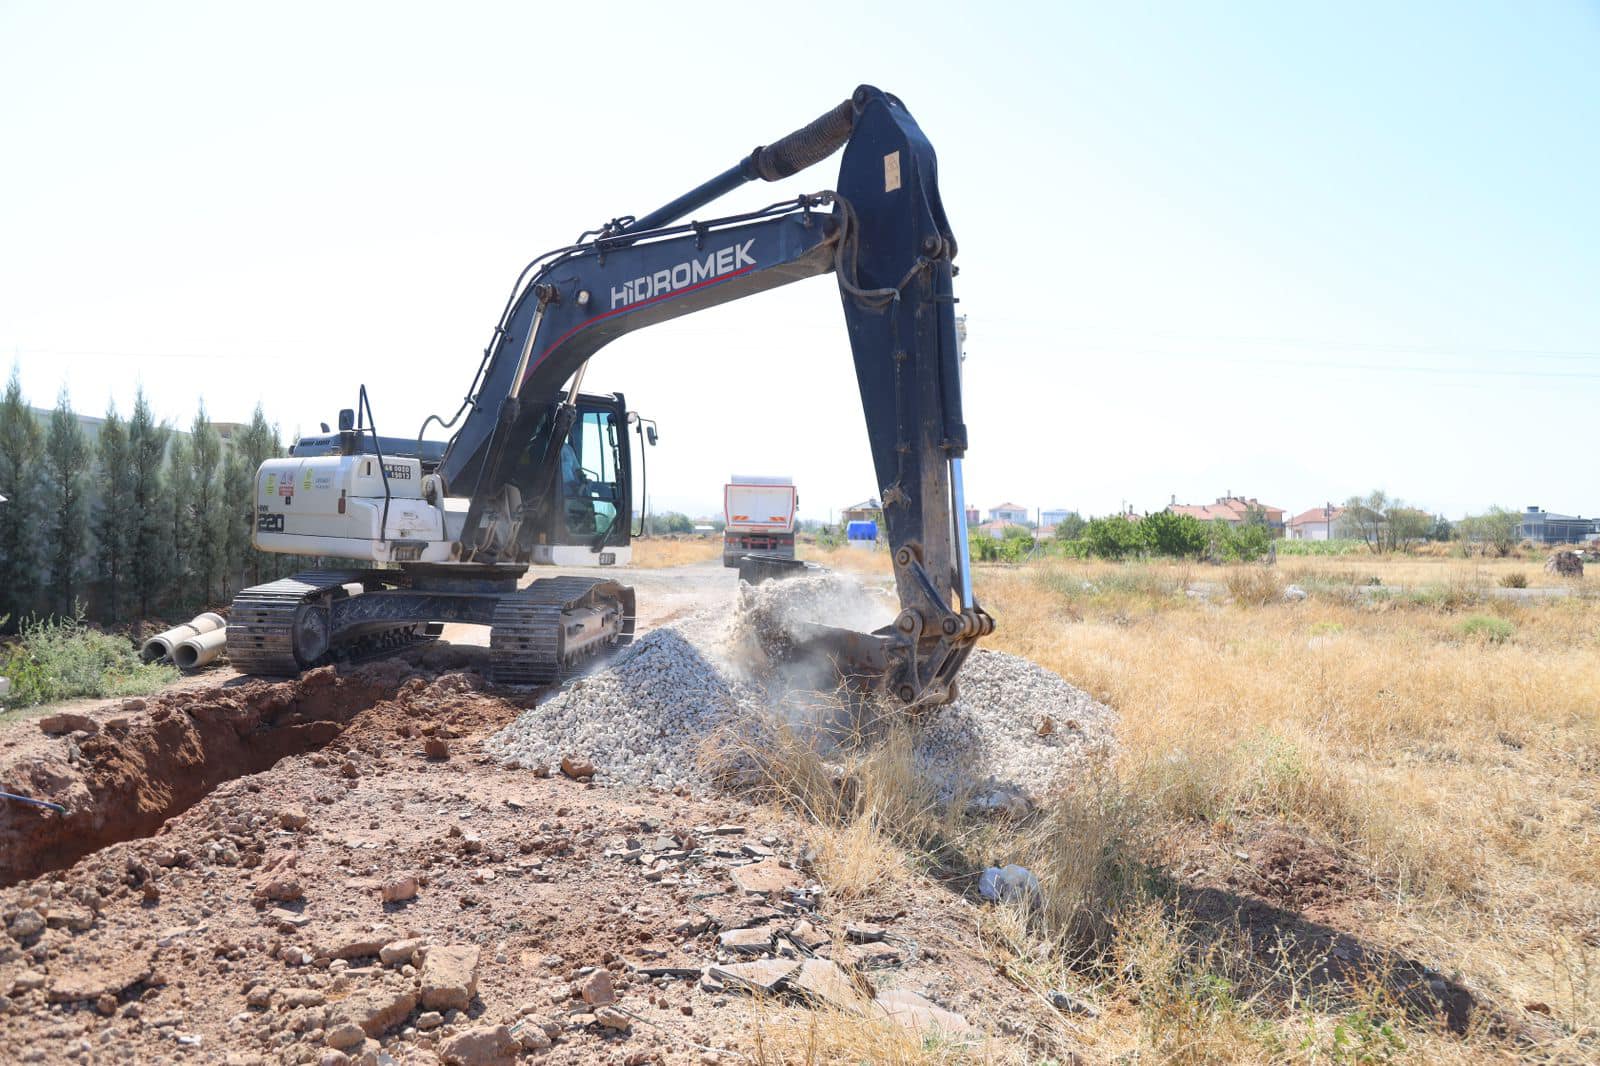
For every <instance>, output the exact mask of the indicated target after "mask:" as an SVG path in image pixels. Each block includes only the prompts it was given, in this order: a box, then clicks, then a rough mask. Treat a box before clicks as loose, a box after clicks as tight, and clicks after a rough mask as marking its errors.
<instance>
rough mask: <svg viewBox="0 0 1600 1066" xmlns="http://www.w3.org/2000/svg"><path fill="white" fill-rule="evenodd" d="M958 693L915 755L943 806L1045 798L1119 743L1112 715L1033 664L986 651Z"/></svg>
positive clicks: (960, 681)
mask: <svg viewBox="0 0 1600 1066" xmlns="http://www.w3.org/2000/svg"><path fill="white" fill-rule="evenodd" d="M956 688H957V690H958V693H957V698H956V700H955V701H954V702H952V703H950V704H947V705H946V706H944V707H939V708H936V709H934V710H932V711H930V712H928V713H927V714H926V715H925V716H924V717H923V719H922V728H921V730H920V731H919V736H918V737H917V741H916V745H915V749H914V751H915V756H916V760H917V767H918V769H919V770H921V771H922V773H923V774H924V775H925V776H926V777H927V778H928V779H929V780H930V782H931V783H933V784H934V785H935V786H936V787H937V789H938V794H939V798H940V799H941V800H949V799H951V798H952V797H954V796H956V795H958V794H960V793H963V792H968V793H970V794H971V795H973V796H974V798H975V799H977V801H978V802H979V803H980V804H982V805H985V806H997V807H998V806H1004V805H1005V801H1006V794H1007V793H1016V794H1020V795H1023V796H1027V797H1030V798H1033V799H1037V798H1039V797H1042V796H1044V795H1046V794H1047V793H1048V792H1050V790H1051V789H1052V788H1053V787H1054V786H1056V785H1058V784H1061V783H1062V782H1063V779H1064V778H1066V777H1070V776H1071V775H1073V774H1074V773H1077V772H1079V771H1081V770H1082V769H1083V767H1084V766H1085V765H1086V764H1087V762H1088V761H1089V760H1091V759H1093V758H1096V757H1098V756H1099V754H1100V753H1101V752H1103V751H1109V750H1110V748H1111V747H1112V745H1113V744H1114V743H1115V738H1114V736H1113V732H1112V730H1113V728H1114V726H1115V723H1116V713H1115V712H1114V711H1112V710H1111V708H1109V707H1107V706H1106V705H1105V704H1103V703H1100V702H1098V701H1096V700H1094V699H1093V698H1091V697H1090V696H1089V694H1088V693H1086V692H1084V691H1082V690H1081V689H1077V688H1074V687H1073V686H1072V685H1069V684H1067V682H1065V681H1063V680H1062V679H1061V678H1060V677H1059V676H1058V675H1056V674H1053V673H1051V672H1050V671H1049V670H1046V669H1045V668H1044V667H1042V666H1039V665H1037V664H1036V663H1032V662H1029V661H1028V660H1027V659H1023V658H1020V657H1018V656H1015V655H1007V654H1006V653H1005V652H998V651H984V650H983V649H982V648H979V649H978V650H977V651H975V652H973V653H972V655H971V657H970V658H968V659H967V662H966V665H965V666H963V667H962V669H961V673H960V674H959V675H957V678H956Z"/></svg>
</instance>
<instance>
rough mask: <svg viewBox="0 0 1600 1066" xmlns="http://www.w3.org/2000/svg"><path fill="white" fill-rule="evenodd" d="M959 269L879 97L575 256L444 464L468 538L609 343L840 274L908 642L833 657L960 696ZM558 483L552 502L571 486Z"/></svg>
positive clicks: (897, 630) (966, 580) (541, 282)
mask: <svg viewBox="0 0 1600 1066" xmlns="http://www.w3.org/2000/svg"><path fill="white" fill-rule="evenodd" d="M840 147H843V148H844V149H845V151H844V156H843V159H842V161H841V164H840V171H839V180H838V187H837V189H835V190H831V191H827V192H821V193H815V194H811V195H807V196H801V197H799V198H798V199H796V200H793V201H789V202H786V203H781V204H775V205H773V206H772V207H769V208H766V209H764V210H762V211H758V212H754V213H752V214H747V215H739V216H733V217H729V218H722V219H716V220H714V221H710V222H690V223H687V224H678V220H679V219H681V218H682V217H683V216H684V215H686V214H688V213H689V212H691V211H694V210H696V209H698V208H700V207H703V206H705V205H706V204H707V203H709V202H710V201H711V200H713V199H715V198H717V197H719V196H721V195H723V194H725V193H726V192H728V191H730V190H731V189H733V188H736V187H738V186H739V185H742V184H743V183H745V182H747V181H751V180H758V179H759V180H767V181H776V180H779V179H781V178H784V177H787V176H789V175H791V174H794V173H797V172H799V171H800V170H802V169H804V168H805V167H807V166H810V165H812V164H814V163H817V162H819V161H821V160H822V159H825V158H826V157H827V156H829V155H831V154H832V153H834V152H835V151H837V150H838V149H839V148H840ZM955 254H956V241H955V237H954V235H953V234H952V232H951V230H950V226H949V223H948V221H947V219H946V217H945V212H944V205H943V203H942V201H941V199H940V196H939V187H938V163H937V160H936V159H935V156H934V151H933V147H932V146H931V145H930V144H929V143H928V140H927V138H926V137H925V136H924V135H923V133H922V130H921V129H920V127H918V125H917V123H916V120H915V119H913V118H912V116H911V113H910V112H909V111H908V110H907V109H906V108H905V105H904V104H902V103H901V102H900V101H899V100H898V99H897V98H895V97H894V96H891V95H890V94H888V93H885V92H882V91H880V90H878V89H875V88H872V87H871V86H862V87H860V88H859V89H857V90H856V92H855V93H854V94H852V96H851V98H850V99H849V100H846V101H845V102H844V103H842V104H840V105H839V106H838V107H835V108H833V109H832V110H830V111H829V112H827V113H826V114H824V115H823V116H821V117H820V118H818V119H817V120H816V121H815V122H813V123H811V124H810V125H808V126H806V127H804V128H802V129H800V130H797V131H795V132H794V133H792V134H790V135H789V136H787V137H785V138H783V139H782V140H780V141H778V142H776V143H775V144H773V145H772V146H770V147H762V148H757V149H756V150H755V151H754V152H752V153H750V155H748V156H747V157H746V158H745V159H743V160H741V161H740V162H739V163H738V164H736V165H735V166H733V167H731V168H729V169H728V170H727V171H724V172H723V173H722V174H719V175H717V176H716V177H714V178H712V179H711V180H710V181H708V182H706V183H705V184H703V185H701V186H699V187H698V188H696V189H694V190H691V191H690V192H688V193H686V194H684V195H683V196H680V197H678V198H677V199H675V200H673V201H672V202H671V203H669V204H667V205H665V206H663V207H661V208H659V209H657V210H655V211H652V212H650V213H649V214H647V215H645V216H644V217H643V218H640V219H631V218H624V219H618V220H614V221H613V222H612V223H610V224H609V225H608V226H606V227H604V228H603V229H602V231H601V232H600V235H599V236H598V237H597V238H596V239H594V240H592V241H589V242H587V243H583V244H579V245H575V246H572V247H571V248H568V249H563V250H561V251H560V252H559V253H557V254H556V255H555V256H554V257H553V258H552V259H551V260H550V261H549V262H548V263H545V264H543V265H541V266H540V267H539V269H537V271H536V272H533V273H532V275H531V277H529V278H528V280H527V283H526V285H525V286H523V287H522V288H521V291H520V293H519V294H516V295H515V296H514V299H513V301H512V303H511V304H510V305H509V307H508V311H507V313H506V315H505V316H504V318H503V320H502V323H501V326H500V329H499V330H497V333H496V337H495V340H494V341H493V342H492V344H491V348H490V352H489V356H488V361H487V363H486V367H485V369H484V372H483V380H482V386H481V388H480V389H479V391H478V393H477V401H476V403H475V405H474V408H473V410H471V411H470V412H469V414H468V417H467V419H466V421H465V423H464V424H463V425H462V428H461V430H460V432H459V433H458V434H457V435H456V437H455V438H454V439H453V440H452V441H451V444H450V447H449V449H448V450H447V451H446V453H445V456H444V460H443V462H442V464H441V465H440V468H439V473H440V476H441V477H442V478H443V479H444V482H445V486H446V489H447V491H448V493H449V494H451V495H458V496H471V497H472V498H473V500H474V508H475V511H473V512H469V515H468V519H467V528H466V529H465V531H464V533H463V540H464V542H466V541H470V539H471V538H473V537H474V536H475V529H474V526H475V524H476V522H477V521H478V516H477V512H476V509H477V508H478V505H479V501H480V500H483V501H487V500H489V499H490V498H491V497H492V494H493V493H494V491H495V490H496V487H497V486H499V485H502V484H505V483H506V482H507V481H508V480H509V478H510V473H509V468H510V464H512V463H514V462H516V461H517V457H518V450H519V447H520V442H522V441H525V440H528V439H529V438H530V436H534V437H536V436H538V435H539V434H540V433H541V432H544V433H547V434H550V435H551V438H552V439H554V440H560V439H561V434H562V433H563V432H564V431H565V423H564V422H563V421H562V419H561V417H560V409H561V408H562V407H563V406H564V393H563V389H564V386H565V385H566V383H567V382H569V381H571V380H574V379H575V378H576V377H577V376H578V375H580V374H581V371H582V368H583V366H584V364H585V363H586V362H587V361H588V359H589V358H590V357H591V356H593V355H594V354H595V352H596V351H598V350H599V349H600V348H601V347H602V346H603V345H605V344H607V343H609V342H610V341H612V340H615V339H616V338H617V337H619V336H622V335H623V334H625V333H628V332H631V331H633V330H636V329H641V328H643V327H645V326H649V325H653V324H655V323H657V322H663V321H666V320H667V319H671V318H677V317H680V316H683V315H687V314H691V313H693V312H695V311H699V310H703V309H705V308H707V307H711V306H714V305H717V304H721V303H727V302H729V301H731V300H737V299H741V298H743V297H745V296H750V295H753V294H755V293H758V292H762V291H765V290H767V289H771V288H775V287H777V286H779V285H785V284H788V283H790V282H793V281H799V280H801V279H803V278H807V277H812V276H815V275H817V274H822V273H827V272H830V271H831V272H833V273H834V274H835V275H836V278H837V280H838V284H839V291H840V297H841V300H842V302H843V307H844V314H845V321H846V324H847V326H848V330H849V336H850V344H851V348H852V351H853V353H854V358H855V368H856V380H857V382H858V384H859V386H860V392H861V406H862V410H863V413H864V414H865V416H866V423H867V434H868V439H869V441H870V443H871V447H872V458H873V465H874V468H875V470H876V473H877V477H878V484H879V489H880V494H881V499H882V501H883V509H884V522H885V526H886V528H887V534H888V540H889V544H890V547H891V549H892V551H893V558H894V567H895V580H896V586H897V589H898V591H899V595H900V601H901V608H902V609H901V613H900V616H899V617H898V618H897V619H896V622H895V625H894V627H893V632H892V633H888V634H879V635H877V637H876V639H875V640H874V641H870V642H866V643H863V642H861V641H852V640H850V639H848V638H846V637H845V636H844V635H842V634H838V635H835V636H834V643H835V644H836V645H837V647H838V649H839V651H840V653H841V654H842V655H844V656H845V657H846V658H848V659H850V660H851V661H852V662H853V663H854V664H856V668H857V672H859V673H861V674H869V675H870V674H875V673H877V672H879V671H881V672H882V674H883V678H884V680H883V682H882V685H883V687H884V688H885V690H886V691H888V692H891V693H893V694H895V695H897V696H898V697H899V698H900V699H901V700H903V701H904V702H906V703H908V704H922V703H939V702H944V701H946V700H948V699H949V698H950V697H951V694H952V690H951V687H950V683H951V682H952V681H953V680H954V677H955V673H956V671H957V670H959V668H960V666H961V663H962V662H963V661H964V660H965V658H966V655H967V653H968V652H970V650H971V647H972V645H973V642H974V641H975V640H976V639H977V638H978V637H979V636H981V635H983V634H984V633H987V632H989V631H990V630H992V628H993V623H992V621H991V620H990V618H989V616H988V615H987V614H985V613H984V612H983V611H982V610H981V609H980V608H979V607H978V606H977V604H976V603H975V602H974V600H973V597H972V586H971V572H970V558H969V553H968V548H967V540H966V523H965V514H964V501H963V500H962V499H961V496H962V492H963V489H962V485H961V461H962V458H963V456H964V454H965V452H966V446H967V431H966V425H965V424H964V422H963V421H962V414H961V367H960V341H959V338H958V337H957V334H956V320H955V296H954V292H953V286H952V279H953V277H954V275H955V267H954V264H953V260H954V257H955ZM565 406H567V407H570V404H565ZM541 427H547V428H544V429H543V430H541ZM549 462H550V464H551V465H552V467H553V464H554V459H553V458H551V459H550V460H549ZM546 484H547V485H548V486H550V488H551V489H552V490H553V487H554V478H553V476H551V477H548V478H547V479H546ZM485 506H486V507H487V506H488V505H487V503H486V504H485ZM880 653H881V654H880Z"/></svg>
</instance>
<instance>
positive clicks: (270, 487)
mask: <svg viewBox="0 0 1600 1066" xmlns="http://www.w3.org/2000/svg"><path fill="white" fill-rule="evenodd" d="M277 494H278V475H277V474H268V475H267V495H268V496H276V495H277Z"/></svg>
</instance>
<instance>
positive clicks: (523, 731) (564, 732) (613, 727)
mask: <svg viewBox="0 0 1600 1066" xmlns="http://www.w3.org/2000/svg"><path fill="white" fill-rule="evenodd" d="M684 628H687V629H689V630H690V631H691V632H695V631H696V630H699V631H703V630H704V629H705V628H706V627H705V625H704V622H703V620H701V624H699V625H690V626H686V627H684ZM737 685H738V683H737V681H736V680H734V679H733V678H732V677H731V676H730V675H728V674H725V673H724V671H723V669H722V668H720V667H719V666H717V665H716V664H714V663H712V662H711V661H710V659H708V658H707V648H706V647H705V646H702V645H698V644H696V643H693V642H691V641H690V640H689V639H688V638H687V637H686V636H685V633H684V631H683V629H681V628H679V627H677V626H667V627H663V628H660V629H655V630H652V631H651V632H649V633H646V634H645V635H644V636H643V637H640V638H639V639H638V640H636V641H635V642H634V643H633V644H632V645H630V646H629V647H627V648H625V649H623V650H622V651H621V652H620V653H619V654H618V655H617V656H616V657H615V658H614V659H612V660H611V661H610V662H609V663H608V664H607V665H606V666H605V668H604V669H601V670H599V671H596V672H595V673H592V674H589V675H588V676H586V677H582V678H578V679H577V680H575V681H571V682H568V684H567V685H566V687H565V688H563V689H562V690H561V691H560V692H558V693H557V694H556V695H554V696H553V697H551V698H549V699H547V700H545V701H543V702H542V703H540V704H538V705H537V706H535V707H532V708H530V709H528V710H526V711H524V712H522V714H520V715H518V716H517V719H516V721H514V722H512V723H511V724H510V725H508V726H506V727H505V728H504V729H502V730H501V731H500V732H498V733H496V734H495V735H494V736H493V737H491V738H489V740H488V741H487V742H486V746H487V747H488V748H489V750H490V751H493V752H495V753H497V754H499V755H501V756H503V757H505V758H507V759H516V760H517V761H518V762H520V763H522V764H523V765H524V766H535V765H538V764H540V763H543V764H545V765H546V766H554V765H555V764H556V763H559V762H560V761H561V758H562V757H563V756H566V755H581V756H585V757H587V758H589V759H592V760H593V761H594V763H595V765H596V767H597V768H598V769H599V771H600V772H599V775H598V776H599V777H600V779H601V780H609V781H618V782H622V783H624V784H630V785H657V786H660V787H662V788H676V787H678V786H680V785H688V784H698V783H699V782H698V781H697V780H696V773H695V763H696V758H697V756H698V754H699V744H700V741H701V740H702V738H704V737H705V736H706V735H707V734H709V733H711V732H712V731H713V730H715V729H716V728H717V727H718V726H719V725H721V724H723V723H725V722H728V721H730V720H731V719H732V718H733V717H734V716H736V715H738V714H740V713H743V712H744V711H745V708H747V707H748V706H749V704H750V703H751V702H752V700H751V696H750V694H749V693H744V692H739V691H737Z"/></svg>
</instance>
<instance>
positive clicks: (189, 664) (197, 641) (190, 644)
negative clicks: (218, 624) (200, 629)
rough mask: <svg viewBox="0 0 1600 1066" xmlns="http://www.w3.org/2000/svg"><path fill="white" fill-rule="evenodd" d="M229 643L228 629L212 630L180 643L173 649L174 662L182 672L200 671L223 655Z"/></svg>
mask: <svg viewBox="0 0 1600 1066" xmlns="http://www.w3.org/2000/svg"><path fill="white" fill-rule="evenodd" d="M227 643H228V631H227V629H226V628H224V629H210V630H207V631H206V632H204V633H201V634H199V635H198V636H193V637H188V638H187V639H185V640H181V641H179V642H178V645H177V647H175V648H173V649H172V661H173V662H175V663H177V664H178V669H180V670H198V669H200V667H202V666H205V665H206V664H208V663H211V662H214V661H215V660H216V658H217V656H219V655H221V654H222V649H223V648H224V647H226V646H227Z"/></svg>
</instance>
